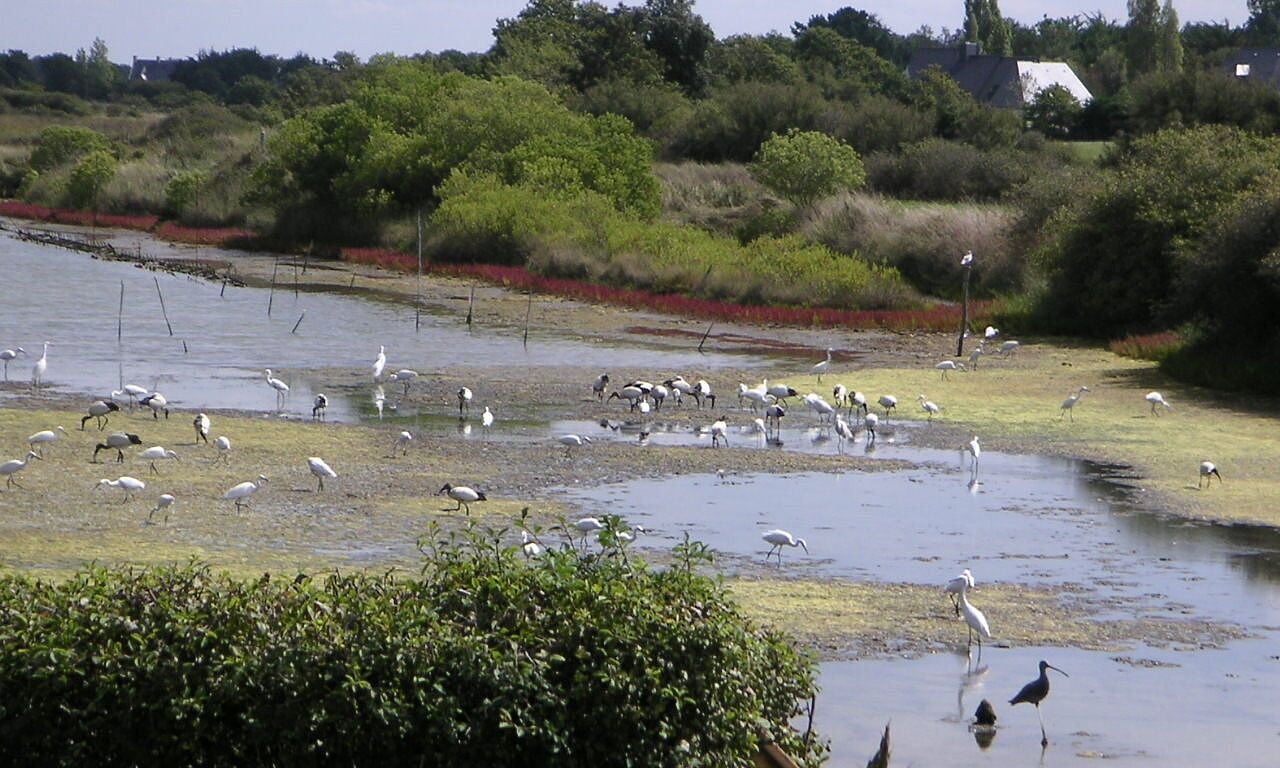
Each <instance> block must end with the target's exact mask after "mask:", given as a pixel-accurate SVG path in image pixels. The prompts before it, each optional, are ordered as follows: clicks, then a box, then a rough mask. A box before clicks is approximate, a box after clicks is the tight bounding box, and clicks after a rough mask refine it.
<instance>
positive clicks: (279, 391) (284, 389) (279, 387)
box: [266, 368, 289, 411]
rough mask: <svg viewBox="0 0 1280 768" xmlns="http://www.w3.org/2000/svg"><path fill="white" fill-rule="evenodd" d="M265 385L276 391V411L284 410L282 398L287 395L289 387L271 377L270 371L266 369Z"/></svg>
mask: <svg viewBox="0 0 1280 768" xmlns="http://www.w3.org/2000/svg"><path fill="white" fill-rule="evenodd" d="M266 371H267V384H269V385H270V386H271V388H272V389H274V390H275V391H276V410H277V411H281V410H284V397H285V395H287V394H289V385H288V384H285V383H284V382H283V381H281V380H280V379H277V378H276V377H274V376H272V375H271V369H270V368H267V369H266Z"/></svg>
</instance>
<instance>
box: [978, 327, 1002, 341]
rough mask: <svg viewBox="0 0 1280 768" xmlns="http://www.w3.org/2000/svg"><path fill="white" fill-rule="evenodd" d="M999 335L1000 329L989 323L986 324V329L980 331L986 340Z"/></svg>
mask: <svg viewBox="0 0 1280 768" xmlns="http://www.w3.org/2000/svg"><path fill="white" fill-rule="evenodd" d="M999 335H1000V329H999V328H995V327H993V326H990V325H988V326H987V329H986V330H985V331H983V332H982V338H983V339H984V340H988V341H989V340H991V339H994V338H995V337H997V336H999Z"/></svg>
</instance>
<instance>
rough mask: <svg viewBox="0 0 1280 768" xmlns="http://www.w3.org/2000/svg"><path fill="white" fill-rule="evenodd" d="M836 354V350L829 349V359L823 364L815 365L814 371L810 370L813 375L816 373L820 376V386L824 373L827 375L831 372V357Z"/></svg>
mask: <svg viewBox="0 0 1280 768" xmlns="http://www.w3.org/2000/svg"><path fill="white" fill-rule="evenodd" d="M834 352H835V350H834V349H832V348H831V347H827V359H826V360H823V361H822V362H820V363H814V364H813V368H812V369H810V370H811V371H812V372H813V373H816V374H817V375H818V383H819V384H821V383H822V374H824V373H826V372H827V371H829V370H831V355H832V354H833V353H834Z"/></svg>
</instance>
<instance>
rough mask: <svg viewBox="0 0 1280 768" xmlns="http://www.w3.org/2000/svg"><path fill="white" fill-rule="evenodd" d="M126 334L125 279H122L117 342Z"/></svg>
mask: <svg viewBox="0 0 1280 768" xmlns="http://www.w3.org/2000/svg"><path fill="white" fill-rule="evenodd" d="M123 335H124V281H123V280H121V281H120V311H119V312H118V313H117V314H116V343H117V344H119V343H120V337H121V336H123Z"/></svg>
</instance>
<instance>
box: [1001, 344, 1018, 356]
mask: <svg viewBox="0 0 1280 768" xmlns="http://www.w3.org/2000/svg"><path fill="white" fill-rule="evenodd" d="M1018 347H1019V344H1018V342H1016V341H1006V342H1005V343H1003V344H1001V345H1000V354H1001V355H1003V356H1005V357H1008V356H1009V354H1011V353H1013V352H1017V351H1018Z"/></svg>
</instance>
